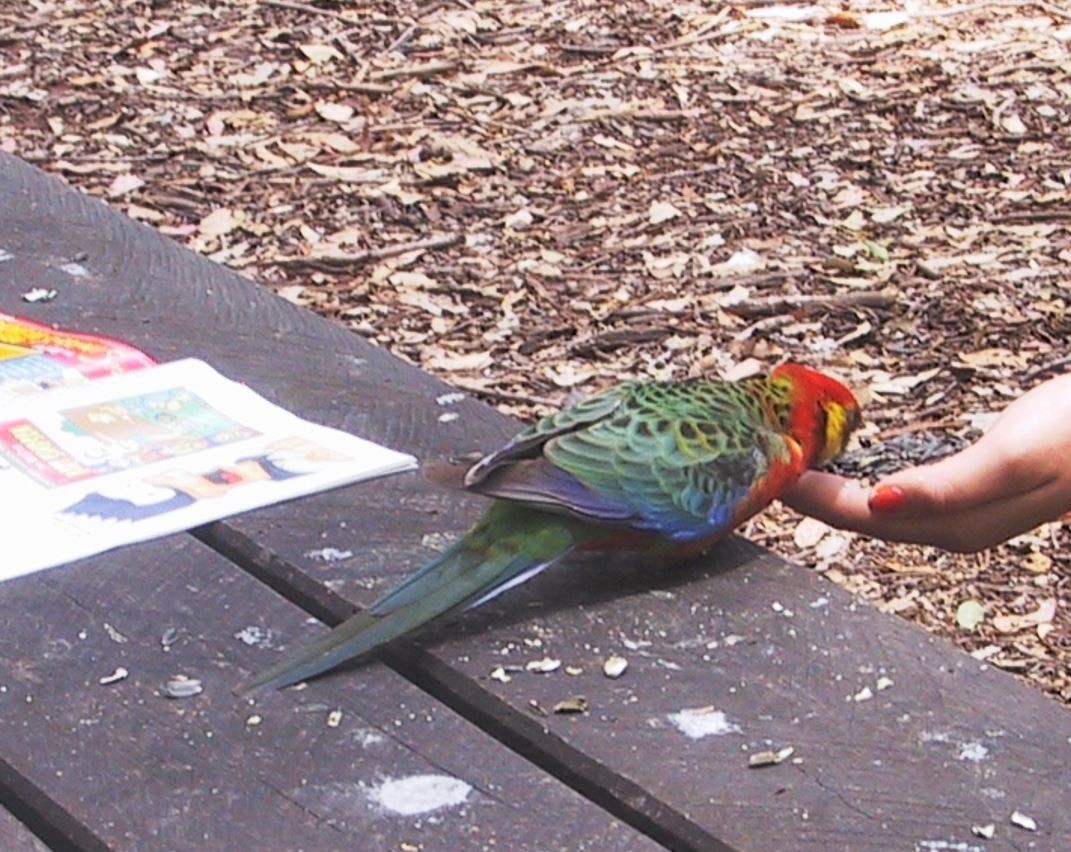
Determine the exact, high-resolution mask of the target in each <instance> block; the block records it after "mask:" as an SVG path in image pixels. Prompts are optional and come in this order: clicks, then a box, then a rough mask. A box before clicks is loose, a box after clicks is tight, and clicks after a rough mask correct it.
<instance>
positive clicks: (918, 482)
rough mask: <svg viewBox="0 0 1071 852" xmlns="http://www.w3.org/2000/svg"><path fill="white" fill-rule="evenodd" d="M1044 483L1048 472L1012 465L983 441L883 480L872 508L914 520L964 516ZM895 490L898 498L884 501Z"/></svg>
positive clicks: (1003, 453)
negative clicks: (916, 518)
mask: <svg viewBox="0 0 1071 852" xmlns="http://www.w3.org/2000/svg"><path fill="white" fill-rule="evenodd" d="M1043 483H1044V473H1043V471H1041V470H1039V469H1038V468H1037V466H1032V465H1022V464H1016V463H1014V462H1013V461H1012V460H1010V459H1009V458H1008V455H1007V453H1005V452H1003V451H1001V450H1000V448H999V447H998V446H996V445H995V444H994V443H993V442H988V441H986V439H985V438H982V439H981V440H979V441H978V442H977V443H974V444H972V445H971V446H969V447H967V448H966V449H965V450H961V451H960V452H958V453H955V454H954V455H951V456H948V457H947V458H944V459H941V461H938V462H934V463H933V464H927V465H920V466H918V467H911V468H907V469H906V470H901V471H898V472H897V473H894V474H892V475H891V476H888V477H886V478H884V479H882V480H881V481H880V482H878V483H877V485H875V487H874V491H873V495H872V498H871V500H870V508H871V509H872V510H873V511H874V512H876V513H881V514H899V515H911V516H926V515H931V514H933V513H938V514H942V513H947V512H961V511H965V510H968V509H971V508H973V507H976V506H982V505H985V504H986V503H989V502H991V501H994V500H1000V499H1003V498H1005V497H1014V496H1015V495H1018V494H1024V493H1027V492H1029V491H1031V490H1033V489H1035V488H1037V487H1039V486H1040V485H1042V484H1043ZM897 492H898V494H899V497H898V498H897V499H892V497H891V496H890V497H889V499H887V500H884V501H883V500H882V497H883V496H885V495H891V494H893V493H897ZM875 497H877V498H878V499H874V498H875Z"/></svg>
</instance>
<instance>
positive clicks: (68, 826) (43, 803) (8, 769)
mask: <svg viewBox="0 0 1071 852" xmlns="http://www.w3.org/2000/svg"><path fill="white" fill-rule="evenodd" d="M0 805H2V806H3V807H4V808H6V809H7V810H8V811H9V812H10V813H11V815H12V816H14V817H15V818H16V819H17V820H18V821H19V822H21V823H22V824H23V825H24V826H26V828H27V829H29V830H30V831H31V832H33V833H34V834H35V835H37V837H38V838H39V839H40V840H41V842H42V843H44V844H45V845H46V846H48V848H49V849H53V850H59V851H60V852H67V850H77V852H108V845H107V844H106V843H105V842H104V841H103V840H101V839H100V838H99V837H97V835H95V834H94V833H93V831H92V830H91V829H90V828H89V827H88V826H87V825H85V824H83V823H82V822H80V821H79V820H78V819H76V818H75V817H74V816H73V815H72V814H71V813H70V811H68V810H67V809H66V808H64V807H63V806H62V805H61V804H59V803H58V802H57V801H55V800H54V799H52V798H51V797H49V795H48V794H47V793H45V791H44V790H42V789H41V788H40V787H38V786H37V785H36V784H35V783H34V782H33V781H31V780H30V779H29V778H27V777H26V776H25V775H23V774H22V773H20V772H19V771H18V770H17V769H15V767H14V766H12V765H11V764H10V763H8V762H7V761H6V760H4V759H3V758H0Z"/></svg>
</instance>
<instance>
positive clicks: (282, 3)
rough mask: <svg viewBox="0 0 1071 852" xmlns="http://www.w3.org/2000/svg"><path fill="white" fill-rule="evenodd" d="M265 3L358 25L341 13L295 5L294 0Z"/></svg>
mask: <svg viewBox="0 0 1071 852" xmlns="http://www.w3.org/2000/svg"><path fill="white" fill-rule="evenodd" d="M263 2H264V5H265V6H276V7H278V8H280V9H290V10H291V11H293V12H304V13H305V14H306V15H322V16H323V17H325V18H334V19H335V20H338V21H345V22H346V23H347V24H355V23H357V21H355V20H354V19H353V18H351V17H349V16H348V15H343V14H342V13H341V12H335V11H333V10H331V9H321V8H320V7H319V6H310V5H309V4H307V3H295V2H294V0H263Z"/></svg>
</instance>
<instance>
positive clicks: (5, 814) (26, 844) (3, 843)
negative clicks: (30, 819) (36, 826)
mask: <svg viewBox="0 0 1071 852" xmlns="http://www.w3.org/2000/svg"><path fill="white" fill-rule="evenodd" d="M0 849H7V850H10V852H48V847H47V846H46V845H45V844H44V843H43V842H42V841H41V839H40V838H39V837H38V836H37V835H36V834H34V833H33V832H32V831H30V829H28V828H27V827H26V826H25V825H23V824H22V823H21V822H19V820H17V819H16V818H15V817H14V816H13V815H12V814H11V813H10V811H5V810H3V809H0Z"/></svg>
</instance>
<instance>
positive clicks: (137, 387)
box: [0, 342, 416, 580]
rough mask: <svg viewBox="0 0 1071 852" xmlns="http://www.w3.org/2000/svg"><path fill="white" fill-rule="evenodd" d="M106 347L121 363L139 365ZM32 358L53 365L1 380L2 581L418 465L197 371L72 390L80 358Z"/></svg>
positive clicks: (145, 373) (197, 365) (150, 374)
mask: <svg viewBox="0 0 1071 852" xmlns="http://www.w3.org/2000/svg"><path fill="white" fill-rule="evenodd" d="M110 343H111V342H110ZM113 346H114V347H117V348H112V349H111V350H110V352H111V356H114V358H117V359H118V360H119V362H121V361H122V360H123V359H124V358H127V359H129V358H130V357H135V356H137V355H141V353H138V352H137V350H132V349H128V348H127V347H123V346H122V344H113ZM131 353H134V355H133V356H132V355H131ZM98 354H99V353H98ZM25 357H26V356H20V357H18V358H15V357H8V358H6V359H3V360H0V371H2V367H3V365H4V364H5V363H7V365H8V367H9V368H10V367H11V365H12V362H17V361H18V360H24V359H25ZM30 357H33V358H39V357H48V358H51V359H52V361H53V363H52V364H50V365H42V364H41V363H38V364H36V365H33V364H32V363H31V364H27V365H25V366H26V367H28V368H32V369H27V370H21V369H20V370H19V371H14V370H10V369H9V371H8V375H7V376H6V378H0V530H2V534H0V538H2V540H3V545H4V547H3V552H4V556H3V558H2V560H0V580H3V579H8V578H10V577H16V576H18V575H21V574H26V573H28V572H31V571H37V570H40V569H42V568H47V567H50V566H53V565H58V564H61V563H65V562H70V561H71V560H73V559H77V558H80V557H84V556H90V555H93V554H95V553H101V552H103V551H105V550H108V549H110V548H113V547H116V546H119V545H123V544H130V543H133V542H137V541H143V540H145V539H148V538H153V537H156V536H161V535H165V534H168V533H174V532H178V531H180V530H185V529H189V528H190V527H194V526H197V525H199V524H204V523H207V522H209V521H214V520H217V519H219V518H223V517H226V516H228V515H233V514H235V513H237V512H243V511H247V510H249V509H254V508H257V507H259V506H266V505H269V504H272V503H277V502H279V501H281V500H288V499H291V498H293V497H299V496H302V495H305V494H310V493H313V492H316V491H322V490H324V489H327V488H332V487H335V486H339V485H343V484H346V483H351V482H356V481H359V480H362V479H370V478H372V477H376V476H381V475H384V474H388V473H394V472H397V471H402V470H407V469H410V468H412V467H415V466H416V460H415V459H414V458H413V457H412V456H409V455H405V454H403V453H398V452H395V451H394V450H390V449H387V448H386V447H382V446H379V445H378V444H374V443H371V442H369V441H365V440H363V439H361V438H357V437H355V436H353V435H349V434H346V433H344V432H340V431H338V430H336V429H329V428H327V427H324V426H318V425H316V424H313V423H309V422H307V421H305V420H302V419H301V418H299V417H297V416H295V415H293V414H290V413H289V412H287V411H284V410H283V409H281V408H279V407H278V406H275V405H272V404H271V403H269V402H268V401H267V400H265V399H263V398H262V397H260V396H258V395H257V394H256V393H255V392H253V391H252V390H250V389H249V388H247V387H245V386H244V385H241V384H238V383H237V382H232V381H230V380H229V379H226V378H224V377H223V376H221V375H220V374H219V373H217V372H216V371H215V370H213V369H212V368H211V367H209V366H208V365H207V364H205V363H203V362H201V361H197V360H192V359H189V360H182V361H173V362H170V363H166V364H160V365H157V366H145V365H144V364H139V365H137V367H134V368H133V369H132V371H131V372H122V369H123V368H124V367H123V365H122V363H118V364H116V363H113V364H112V367H113V368H115V369H111V370H105V372H113V373H118V374H116V375H106V376H105V377H104V378H96V379H94V380H92V381H88V382H84V383H83V382H82V381H81V379H79V378H78V376H83V377H84V371H83V369H82V368H84V367H85V363H84V362H83V363H82V364H81V366H80V367H74V368H71V367H70V364H67V365H66V367H63V366H62V365H63V358H62V357H60V356H57V354H56V352H54V351H53V352H51V353H45V355H44V356H42V355H40V354H34V355H32V356H30ZM141 357H142V358H146V357H147V356H143V355H141ZM113 360H114V359H113ZM136 360H137V359H136V357H135V361H136ZM98 366H99V365H98ZM61 367H62V368H61ZM131 367H133V362H130V363H129V364H128V365H127V367H126V368H128V369H129V368H131ZM72 369H73V372H72ZM14 372H18V373H19V375H18V377H17V379H15V380H14V381H13V380H12V374H13V373H14ZM57 377H58V378H57ZM64 377H65V378H64ZM42 382H43V383H44V384H45V385H46V386H47V385H49V383H52V386H51V389H48V390H44V389H43V388H41V387H38V390H39V391H41V392H30V390H29V386H30V385H34V384H36V385H38V386H40V385H41V384H42ZM64 385H66V386H64ZM14 387H19V388H21V391H19V392H14V391H12V388H14Z"/></svg>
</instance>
